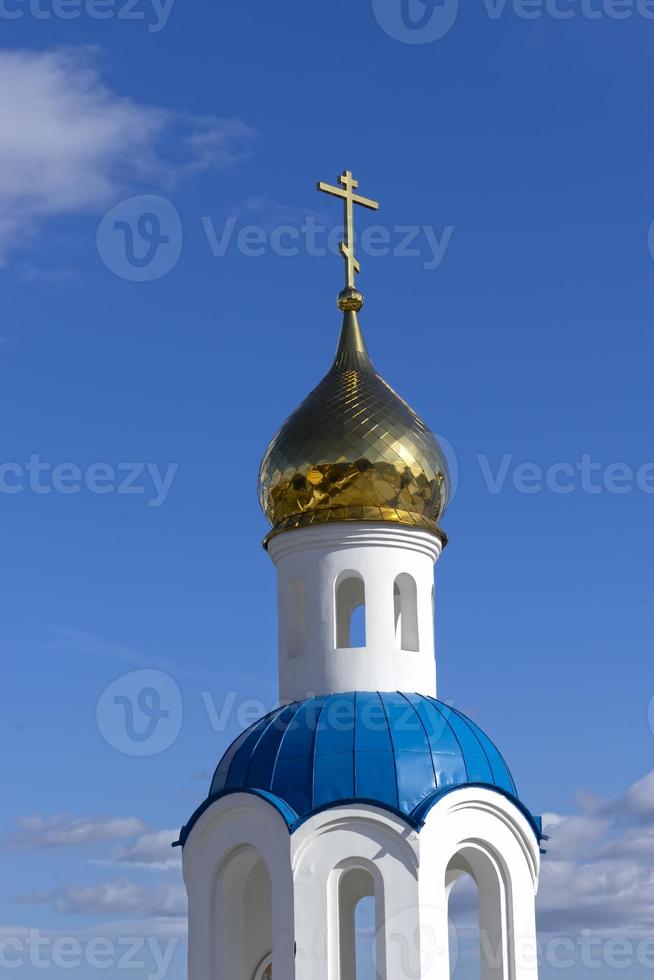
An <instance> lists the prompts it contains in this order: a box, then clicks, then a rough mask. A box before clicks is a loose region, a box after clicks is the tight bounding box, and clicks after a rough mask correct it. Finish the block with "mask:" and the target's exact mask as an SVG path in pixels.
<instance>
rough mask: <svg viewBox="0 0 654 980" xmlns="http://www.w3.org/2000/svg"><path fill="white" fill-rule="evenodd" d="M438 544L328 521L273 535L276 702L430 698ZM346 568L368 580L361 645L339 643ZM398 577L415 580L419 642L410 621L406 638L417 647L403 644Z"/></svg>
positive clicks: (412, 533)
mask: <svg viewBox="0 0 654 980" xmlns="http://www.w3.org/2000/svg"><path fill="white" fill-rule="evenodd" d="M441 549H442V544H441V541H440V540H439V539H438V538H437V537H436V536H435V535H433V534H430V533H428V532H427V531H421V530H418V529H415V528H410V527H403V526H401V525H397V524H383V523H379V524H375V523H363V522H362V523H351V524H347V523H334V524H328V525H320V526H314V527H307V528H301V529H296V530H292V531H284V532H283V533H281V534H277V535H274V536H273V537H272V538H271V539H270V542H269V545H268V552H269V554H270V557H271V558H272V560H273V562H274V563H275V567H276V569H277V595H278V612H279V677H280V698H282V699H283V700H289V701H293V700H296V699H301V698H306V697H308V696H310V695H313V694H334V693H341V692H345V691H357V690H358V691H375V690H378V691H411V692H417V693H419V694H426V695H430V696H434V695H435V694H436V663H435V654H434V620H433V603H434V563H435V562H436V561H437V559H438V557H439V556H440V553H441ZM350 574H352V575H355V576H358V577H359V578H360V579H361V580H362V581H363V584H364V589H365V614H366V646H365V647H363V648H358V647H357V648H351V647H350V648H345V649H339V648H338V646H337V634H338V631H337V625H336V623H337V615H336V608H335V606H336V590H337V586H338V583H339V582H341V581H342V580H343V579H344V578H345V579H347V576H348V575H350ZM400 576H404V577H405V578H404V579H401V582H402V581H403V582H404V583H406V577H407V576H410V577H411V578H412V579H413V581H414V582H415V587H416V607H417V609H416V611H417V633H418V636H417V642H415V638H414V634H415V628H414V627H412V628H411V629H408V630H406V631H405V635H407V636H410V637H412V639H411V641H410V645H411V646H412V647H415V646H417V647H418V648H419V649H418V650H415V649H409V650H402V649H401V648H400V640H399V637H400V635H401V633H402V630H401V628H398V624H397V622H396V606H397V602H396V599H395V597H394V585H395V582H396V580H397V579H398V578H399V577H400ZM347 591H348V590H347V589H345V590H344V594H346V593H347ZM350 591H352V590H350ZM352 594H354V592H353V591H352Z"/></svg>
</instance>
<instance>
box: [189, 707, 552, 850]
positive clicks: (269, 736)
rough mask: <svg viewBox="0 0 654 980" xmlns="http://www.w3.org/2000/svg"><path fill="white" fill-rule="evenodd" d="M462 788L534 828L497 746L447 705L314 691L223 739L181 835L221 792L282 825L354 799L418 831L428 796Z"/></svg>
mask: <svg viewBox="0 0 654 980" xmlns="http://www.w3.org/2000/svg"><path fill="white" fill-rule="evenodd" d="M466 785H480V786H485V787H488V788H490V789H493V790H496V791H497V792H499V793H501V794H502V795H504V796H507V797H509V798H510V799H512V800H513V801H514V802H515V803H516V804H517V805H518V806H519V807H520V809H522V810H523V812H525V815H526V816H527V817H528V819H529V820H530V822H531V824H532V826H533V827H534V832H535V833H536V834H537V835H538V833H539V828H538V824H537V821H536V819H535V818H534V817H532V816H531V814H530V813H529V812H528V811H527V810H526V809H525V808H524V806H523V805H522V804H521V803H520V801H519V800H518V793H517V790H516V787H515V783H514V782H513V778H512V776H511V773H510V772H509V769H508V767H507V765H506V763H505V761H504V759H503V758H502V756H501V755H500V753H499V751H498V750H497V748H496V747H495V745H494V744H493V743H492V742H491V740H490V739H489V738H488V736H487V735H485V734H484V732H482V731H481V729H480V728H478V727H477V725H475V724H474V723H473V722H472V721H470V719H469V718H467V717H466V716H465V715H464V714H462V713H461V712H460V711H457V709H456V708H452V707H450V706H449V705H446V704H443V703H442V702H441V701H437V700H436V699H435V698H429V697H425V696H424V695H420V694H400V693H396V692H394V693H379V692H362V691H357V692H354V693H351V694H331V695H326V696H324V697H314V698H309V699H307V700H306V701H296V702H294V703H293V704H289V705H286V706H283V707H280V708H278V709H276V710H275V711H272V712H271V713H270V714H268V715H266V717H265V718H262V719H261V720H260V721H258V722H256V723H255V724H254V725H252V726H251V727H250V728H248V729H247V730H246V731H245V732H243V734H242V735H241V736H240V737H239V738H237V739H236V741H235V742H233V743H232V745H231V746H230V747H229V749H228V750H227V752H226V753H225V755H224V756H223V758H222V760H221V761H220V763H219V765H218V768H217V769H216V772H215V775H214V777H213V781H212V783H211V789H210V791H209V797H208V799H207V801H206V802H205V804H203V806H202V807H200V809H199V810H198V811H196V813H195V814H194V816H193V818H192V819H191V821H190V822H189V824H188V825H187V826H186V827H185V828H184V830H183V831H182V835H181V840H182V843H183V841H184V840H185V839H186V836H187V835H188V833H189V831H190V829H191V827H192V826H193V823H194V822H195V820H196V819H197V818H198V817H199V815H200V813H201V812H203V810H204V809H205V808H206V807H207V806H208V805H209V804H210V803H212V802H213V801H214V800H216V799H218V798H219V797H221V796H224V795H226V794H228V793H234V792H243V791H245V792H251V793H255V794H257V795H259V796H262V797H264V798H265V799H267V800H268V802H270V803H272V805H273V806H276V807H277V809H278V810H279V812H280V813H281V814H282V816H283V817H284V819H285V820H286V822H287V824H288V826H289V829H291V830H292V829H294V828H295V827H296V826H297V825H298V824H299V823H301V822H302V821H304V820H306V819H307V818H308V817H309V816H311V814H313V813H316V812H317V811H318V810H321V809H325V808H326V807H331V806H337V805H339V804H344V803H351V802H354V801H357V802H366V803H372V804H374V805H376V806H381V807H385V808H386V809H388V810H390V811H392V812H394V813H397V814H399V815H401V816H402V817H403V818H404V819H405V820H407V822H408V823H410V824H411V825H413V826H415V827H416V828H419V827H420V826H422V824H423V823H424V821H425V819H426V816H427V813H428V812H429V809H430V808H431V806H432V805H433V803H434V802H436V800H437V799H440V797H441V796H442V795H443V794H444V793H446V792H448V791H450V790H452V789H455V788H456V787H458V786H466Z"/></svg>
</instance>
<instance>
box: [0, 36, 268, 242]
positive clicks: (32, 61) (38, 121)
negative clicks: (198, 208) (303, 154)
mask: <svg viewBox="0 0 654 980" xmlns="http://www.w3.org/2000/svg"><path fill="white" fill-rule="evenodd" d="M252 137H253V130H252V129H251V128H250V127H249V126H247V125H246V124H245V123H244V122H242V121H240V120H237V119H218V118H214V117H206V118H196V117H192V116H189V115H185V114H181V113H175V112H171V111H169V110H166V109H162V108H157V107H153V106H147V105H141V104H139V103H137V102H135V101H134V100H132V99H129V98H126V97H124V96H121V95H118V94H117V93H116V92H114V91H112V90H111V89H110V88H109V87H108V86H107V84H106V83H105V82H104V81H103V80H102V78H101V74H100V70H99V67H98V59H97V52H95V51H93V50H90V49H84V50H73V49H55V50H50V51H40V52H39V51H32V50H27V49H25V50H23V49H19V50H4V51H0V261H4V260H5V259H6V256H7V254H8V253H9V252H10V251H11V250H12V249H13V248H14V247H15V246H17V245H19V244H21V243H23V242H24V241H25V239H26V238H29V236H30V235H32V234H33V233H34V232H35V230H36V228H37V227H38V226H39V223H40V222H41V221H43V220H44V219H46V218H48V217H51V216H55V215H70V214H78V213H83V212H100V211H102V210H103V209H105V208H106V207H107V206H108V205H109V204H110V203H112V202H115V199H116V197H117V196H118V195H120V194H121V193H127V192H129V191H130V190H131V189H132V188H133V187H134V186H135V185H138V184H139V183H140V182H143V181H144V180H148V181H149V182H150V183H149V189H150V190H152V189H153V187H152V184H155V185H156V186H161V185H164V186H165V185H170V183H171V182H172V181H174V180H175V179H176V178H179V177H180V176H183V175H185V174H187V173H189V172H192V171H197V170H206V169H208V168H210V167H214V166H225V165H229V164H231V163H234V162H235V161H236V160H238V159H240V158H241V157H242V155H243V154H244V153H246V152H247V149H248V146H249V145H250V143H251V141H252ZM154 189H156V187H155V188H154Z"/></svg>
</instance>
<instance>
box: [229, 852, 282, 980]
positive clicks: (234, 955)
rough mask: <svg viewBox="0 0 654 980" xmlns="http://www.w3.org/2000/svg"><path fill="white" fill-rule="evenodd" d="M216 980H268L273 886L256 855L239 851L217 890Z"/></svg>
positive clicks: (262, 863) (263, 865)
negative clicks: (227, 979) (226, 979)
mask: <svg viewBox="0 0 654 980" xmlns="http://www.w3.org/2000/svg"><path fill="white" fill-rule="evenodd" d="M215 916H216V940H217V942H216V966H215V978H216V980H223V978H224V977H229V980H270V977H271V976H272V963H271V950H272V884H271V880H270V874H269V872H268V868H267V866H266V864H265V862H264V861H263V859H262V858H261V856H260V855H259V852H258V851H257V850H256V849H255V848H254V847H250V846H245V847H242V848H240V849H239V850H238V851H237V852H236V853H235V854H234V855H233V857H231V858H230V859H229V860H228V862H227V863H226V865H225V866H224V867H223V869H222V871H221V873H220V874H219V877H218V882H217V888H216V910H215Z"/></svg>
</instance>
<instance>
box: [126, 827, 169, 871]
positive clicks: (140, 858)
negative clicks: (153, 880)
mask: <svg viewBox="0 0 654 980" xmlns="http://www.w3.org/2000/svg"><path fill="white" fill-rule="evenodd" d="M178 837H179V828H178V829H177V830H152V831H149V832H148V833H145V834H141V835H140V836H139V837H138V838H137V839H136V840H135V841H134V842H133V843H132V844H129V845H128V846H127V847H124V848H123V849H122V850H121V851H119V852H118V854H117V855H116V860H117V861H118V862H119V863H121V864H131V865H134V866H136V867H141V868H150V869H152V870H154V871H166V870H168V869H170V868H177V867H179V866H180V864H181V860H182V854H181V848H179V847H177V848H173V847H172V842H173V841H176V840H177V838H178Z"/></svg>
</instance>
